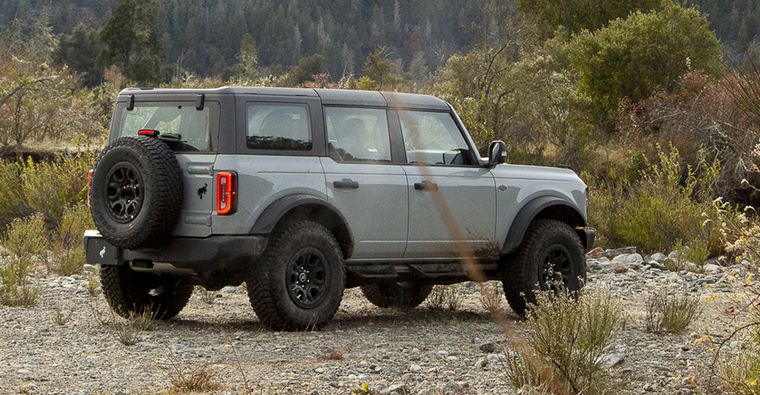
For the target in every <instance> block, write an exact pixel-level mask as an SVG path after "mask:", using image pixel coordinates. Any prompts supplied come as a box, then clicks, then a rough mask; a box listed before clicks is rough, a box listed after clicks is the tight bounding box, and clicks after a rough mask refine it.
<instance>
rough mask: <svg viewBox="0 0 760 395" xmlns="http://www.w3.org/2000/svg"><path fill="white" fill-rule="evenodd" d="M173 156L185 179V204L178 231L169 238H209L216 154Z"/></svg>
mask: <svg viewBox="0 0 760 395" xmlns="http://www.w3.org/2000/svg"><path fill="white" fill-rule="evenodd" d="M176 155H177V161H179V166H180V168H181V169H182V175H183V178H184V179H183V183H184V196H183V199H184V201H183V204H182V212H181V213H180V217H179V221H177V227H176V228H174V232H173V233H172V234H173V235H174V236H185V237H206V236H210V235H211V214H212V213H213V210H214V182H213V180H214V177H213V174H214V173H213V172H214V162H215V161H216V154H213V153H203V154H201V153H182V152H177V154H176Z"/></svg>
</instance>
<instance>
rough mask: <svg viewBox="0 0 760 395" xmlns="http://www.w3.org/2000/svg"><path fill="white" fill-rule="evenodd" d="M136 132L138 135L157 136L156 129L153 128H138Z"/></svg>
mask: <svg viewBox="0 0 760 395" xmlns="http://www.w3.org/2000/svg"><path fill="white" fill-rule="evenodd" d="M137 134H139V135H140V136H150V137H157V136H158V130H155V129H140V130H138V131H137Z"/></svg>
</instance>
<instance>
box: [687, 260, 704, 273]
mask: <svg viewBox="0 0 760 395" xmlns="http://www.w3.org/2000/svg"><path fill="white" fill-rule="evenodd" d="M683 268H684V269H686V271H687V272H691V273H700V272H701V271H702V270H701V268H700V267H699V265H697V264H696V263H694V262H686V263H685V264H684V265H683Z"/></svg>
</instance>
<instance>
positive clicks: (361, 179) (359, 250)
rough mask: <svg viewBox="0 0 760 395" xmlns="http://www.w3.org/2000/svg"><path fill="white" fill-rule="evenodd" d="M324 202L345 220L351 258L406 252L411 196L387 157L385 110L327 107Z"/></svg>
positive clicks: (403, 177) (400, 173)
mask: <svg viewBox="0 0 760 395" xmlns="http://www.w3.org/2000/svg"><path fill="white" fill-rule="evenodd" d="M324 114H325V130H326V132H327V139H328V154H329V156H328V157H327V158H321V162H322V167H323V168H324V172H325V181H326V183H327V195H328V201H329V202H330V203H332V205H333V206H335V207H337V208H338V210H340V212H341V213H343V216H344V217H345V218H346V221H347V222H348V225H349V227H350V229H351V234H352V236H353V238H354V252H353V254H352V256H351V258H352V259H380V258H400V257H402V256H403V255H404V250H405V249H406V236H407V230H408V219H409V218H408V213H409V206H408V202H409V195H408V190H407V180H406V175H405V173H404V170H403V169H402V168H401V165H400V164H398V163H394V161H393V160H392V159H393V158H392V155H391V143H390V135H389V133H388V115H387V111H386V110H385V109H378V108H360V107H325V108H324Z"/></svg>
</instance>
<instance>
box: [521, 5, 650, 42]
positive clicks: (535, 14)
mask: <svg viewBox="0 0 760 395" xmlns="http://www.w3.org/2000/svg"><path fill="white" fill-rule="evenodd" d="M661 3H662V0H517V8H518V9H519V10H520V11H521V12H523V13H524V14H525V15H526V16H527V17H528V18H529V19H531V20H532V21H533V22H535V23H537V24H538V26H539V28H540V29H541V30H543V32H544V34H550V33H552V32H554V30H556V29H557V28H559V27H564V28H565V29H567V30H568V31H570V32H571V33H578V32H580V31H581V30H583V29H587V30H592V31H593V30H597V29H599V28H602V27H604V26H605V25H607V22H609V21H611V20H613V19H617V18H626V17H627V16H628V15H629V14H630V13H632V12H635V11H650V10H652V9H655V8H657V7H658V6H660V4H661Z"/></svg>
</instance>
